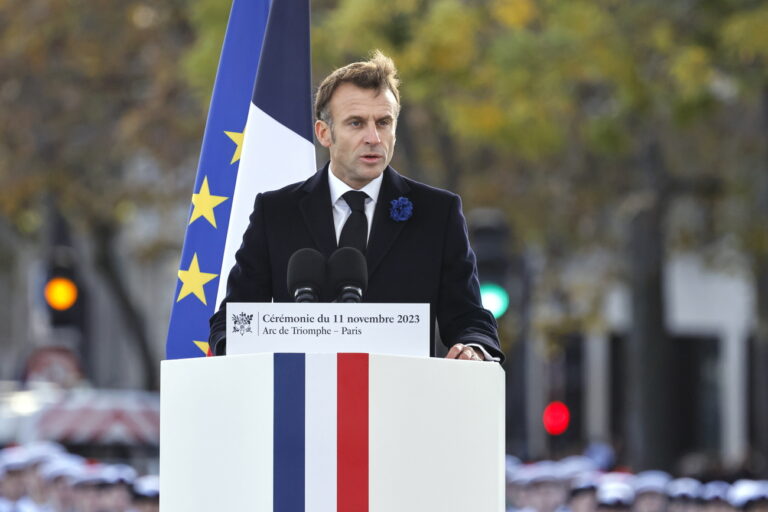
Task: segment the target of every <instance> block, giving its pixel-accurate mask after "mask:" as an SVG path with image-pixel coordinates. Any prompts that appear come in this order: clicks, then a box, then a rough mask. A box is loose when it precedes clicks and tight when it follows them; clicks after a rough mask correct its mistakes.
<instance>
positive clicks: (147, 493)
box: [133, 475, 160, 498]
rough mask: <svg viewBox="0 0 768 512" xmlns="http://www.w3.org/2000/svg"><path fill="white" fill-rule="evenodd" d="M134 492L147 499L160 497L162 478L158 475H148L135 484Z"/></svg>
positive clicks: (137, 480)
mask: <svg viewBox="0 0 768 512" xmlns="http://www.w3.org/2000/svg"><path fill="white" fill-rule="evenodd" d="M133 492H134V493H136V494H138V495H139V496H143V497H145V498H154V497H156V496H159V495H160V477H159V476H158V475H146V476H142V477H139V478H137V479H136V481H135V482H134V483H133Z"/></svg>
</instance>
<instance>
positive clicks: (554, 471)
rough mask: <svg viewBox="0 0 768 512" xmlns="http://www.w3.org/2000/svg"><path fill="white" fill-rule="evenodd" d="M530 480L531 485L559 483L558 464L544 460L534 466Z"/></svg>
mask: <svg viewBox="0 0 768 512" xmlns="http://www.w3.org/2000/svg"><path fill="white" fill-rule="evenodd" d="M530 478H531V481H530V483H532V484H537V483H543V482H557V481H559V480H560V474H559V471H558V468H557V463H556V462H553V461H551V460H542V461H539V462H537V463H535V464H533V465H532V468H531V474H530Z"/></svg>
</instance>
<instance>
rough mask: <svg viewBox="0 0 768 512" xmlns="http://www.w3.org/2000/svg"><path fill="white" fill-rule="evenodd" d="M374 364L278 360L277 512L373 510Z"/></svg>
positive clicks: (324, 357) (351, 357)
mask: <svg viewBox="0 0 768 512" xmlns="http://www.w3.org/2000/svg"><path fill="white" fill-rule="evenodd" d="M368 360H369V358H368V354H275V355H274V440H273V479H274V482H273V490H274V492H273V500H274V501H273V507H274V509H273V510H274V512H298V511H302V512H303V511H304V510H313V511H316V512H367V511H368V489H369V485H368V468H369V463H368V462H369V461H368V453H369V447H368V432H369V422H368V406H369V403H368V397H369V394H368V382H369V374H368ZM306 504H311V506H310V507H306ZM305 507H306V508H305Z"/></svg>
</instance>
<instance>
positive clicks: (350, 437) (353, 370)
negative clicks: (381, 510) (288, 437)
mask: <svg viewBox="0 0 768 512" xmlns="http://www.w3.org/2000/svg"><path fill="white" fill-rule="evenodd" d="M337 396H338V399H337V402H338V406H337V407H338V438H337V439H338V440H337V443H338V451H337V453H338V455H337V475H338V476H337V478H338V482H337V486H336V488H337V500H338V508H337V510H338V512H367V511H368V354H338V393H337Z"/></svg>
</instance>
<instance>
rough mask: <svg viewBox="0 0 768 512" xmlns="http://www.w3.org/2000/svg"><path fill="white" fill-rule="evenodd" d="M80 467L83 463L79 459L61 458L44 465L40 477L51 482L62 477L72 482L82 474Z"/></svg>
mask: <svg viewBox="0 0 768 512" xmlns="http://www.w3.org/2000/svg"><path fill="white" fill-rule="evenodd" d="M80 466H82V463H80V461H79V460H77V458H70V457H61V456H60V457H56V458H54V459H53V460H50V461H48V462H45V463H43V465H42V467H41V468H40V476H42V477H43V479H44V480H47V481H49V482H50V481H51V480H55V479H57V478H60V477H64V478H66V479H68V480H69V481H70V482H72V481H74V479H75V477H77V476H78V475H79V474H80Z"/></svg>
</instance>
